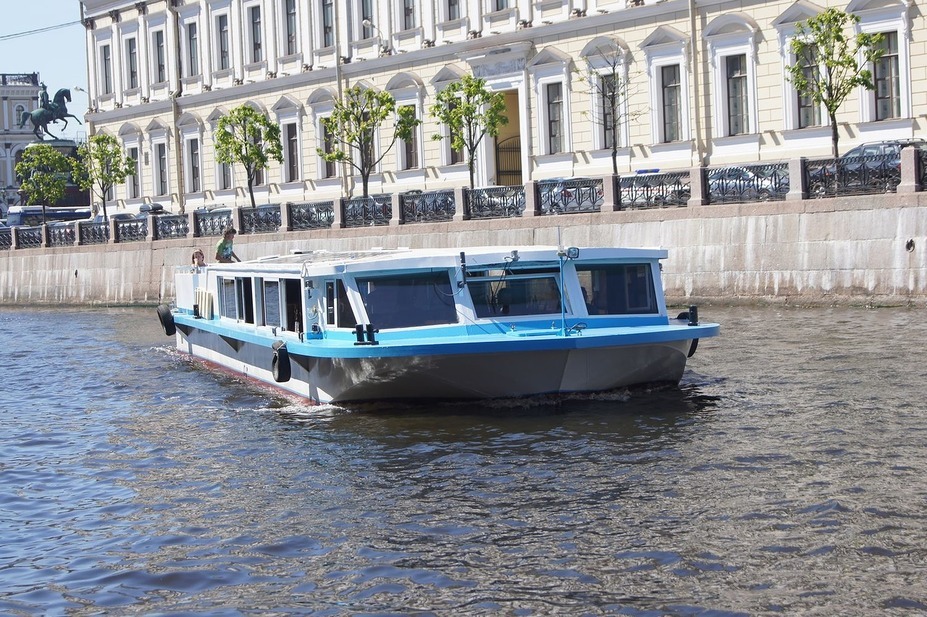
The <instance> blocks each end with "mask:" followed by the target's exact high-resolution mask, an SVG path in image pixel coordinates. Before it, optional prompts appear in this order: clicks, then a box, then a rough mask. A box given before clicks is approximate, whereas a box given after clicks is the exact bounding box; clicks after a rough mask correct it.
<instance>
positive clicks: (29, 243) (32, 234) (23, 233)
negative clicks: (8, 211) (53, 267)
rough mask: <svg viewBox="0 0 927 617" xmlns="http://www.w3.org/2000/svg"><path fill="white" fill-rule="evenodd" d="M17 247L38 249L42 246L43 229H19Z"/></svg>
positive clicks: (17, 229)
mask: <svg viewBox="0 0 927 617" xmlns="http://www.w3.org/2000/svg"><path fill="white" fill-rule="evenodd" d="M16 240H17V245H18V246H19V248H21V249H37V248H40V247H41V246H42V228H41V227H17V228H16Z"/></svg>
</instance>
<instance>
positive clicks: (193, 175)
mask: <svg viewBox="0 0 927 617" xmlns="http://www.w3.org/2000/svg"><path fill="white" fill-rule="evenodd" d="M187 155H188V156H189V158H190V184H189V186H188V188H189V192H190V193H199V192H200V140H199V139H191V140H189V141H188V142H187Z"/></svg>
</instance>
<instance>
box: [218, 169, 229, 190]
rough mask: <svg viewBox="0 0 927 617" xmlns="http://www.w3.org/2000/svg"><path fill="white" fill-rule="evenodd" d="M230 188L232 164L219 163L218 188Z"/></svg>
mask: <svg viewBox="0 0 927 617" xmlns="http://www.w3.org/2000/svg"><path fill="white" fill-rule="evenodd" d="M230 188H232V166H231V165H229V164H228V163H219V190H222V191H225V190H228V189H230Z"/></svg>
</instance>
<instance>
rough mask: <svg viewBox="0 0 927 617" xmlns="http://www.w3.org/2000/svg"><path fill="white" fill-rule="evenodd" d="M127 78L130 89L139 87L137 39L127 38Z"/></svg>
mask: <svg viewBox="0 0 927 617" xmlns="http://www.w3.org/2000/svg"><path fill="white" fill-rule="evenodd" d="M126 78H127V79H126V81H127V82H128V83H129V88H130V89H135V88H138V48H137V46H136V42H135V39H126Z"/></svg>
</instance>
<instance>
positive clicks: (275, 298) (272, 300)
mask: <svg viewBox="0 0 927 617" xmlns="http://www.w3.org/2000/svg"><path fill="white" fill-rule="evenodd" d="M264 325H266V326H279V325H280V283H279V282H278V281H264Z"/></svg>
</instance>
